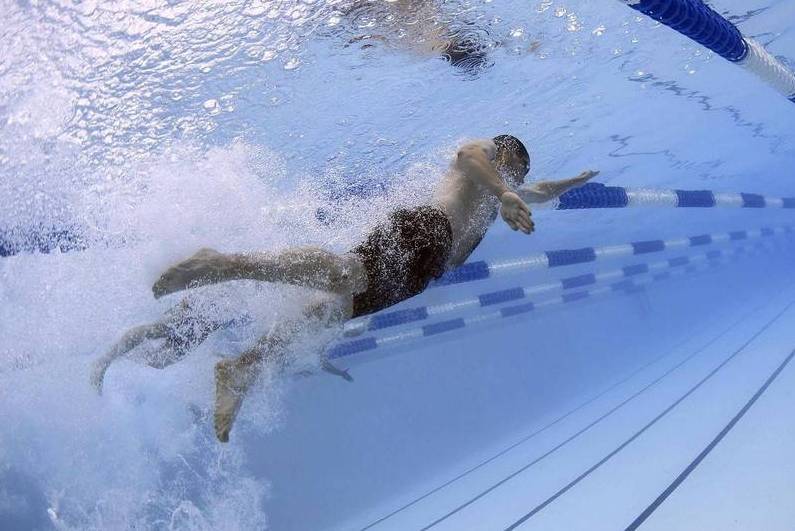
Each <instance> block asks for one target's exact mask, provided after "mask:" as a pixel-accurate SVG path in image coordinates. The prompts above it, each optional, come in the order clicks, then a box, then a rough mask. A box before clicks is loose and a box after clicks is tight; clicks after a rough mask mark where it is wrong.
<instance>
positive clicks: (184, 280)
mask: <svg viewBox="0 0 795 531" xmlns="http://www.w3.org/2000/svg"><path fill="white" fill-rule="evenodd" d="M229 280H259V281H264V282H281V283H285V284H293V285H297V286H303V287H307V288H314V289H319V290H323V291H327V292H330V293H336V294H348V293H356V292H358V291H363V290H364V289H365V287H366V277H365V272H364V267H363V266H362V264H361V262H360V261H359V259H358V258H356V257H355V256H354V255H351V254H346V255H338V254H334V253H332V252H329V251H325V250H323V249H319V248H316V247H303V248H295V249H288V250H286V251H282V252H278V253H241V254H222V253H219V252H218V251H214V250H212V249H201V250H200V251H199V252H197V253H196V254H195V255H193V256H192V257H190V258H188V259H187V260H184V261H182V262H180V263H179V264H176V265H175V266H172V267H170V268H169V269H168V270H167V271H166V272H165V273H163V275H162V276H161V277H160V278H159V279H158V280H157V282H155V284H154V286H152V292H153V293H154V295H155V298H159V297H162V296H164V295H168V294H169V293H174V292H176V291H180V290H183V289H186V288H190V287H197V286H203V285H207V284H216V283H219V282H226V281H229Z"/></svg>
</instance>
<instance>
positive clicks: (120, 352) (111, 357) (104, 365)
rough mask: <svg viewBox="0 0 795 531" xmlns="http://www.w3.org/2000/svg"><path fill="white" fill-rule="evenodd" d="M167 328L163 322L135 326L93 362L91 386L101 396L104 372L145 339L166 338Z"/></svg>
mask: <svg viewBox="0 0 795 531" xmlns="http://www.w3.org/2000/svg"><path fill="white" fill-rule="evenodd" d="M167 333H168V327H167V326H166V325H165V323H163V322H156V323H152V324H148V325H142V326H136V327H135V328H132V329H130V330H129V331H127V333H125V334H124V335H123V336H122V338H121V340H119V342H118V343H116V344H115V345H114V346H113V348H111V349H110V351H108V353H107V354H105V355H104V356H102V357H101V358H99V359H98V360H97V361H95V362H94V365H93V368H92V370H91V385H93V386H94V388H95V389H96V390H97V393H99V394H102V382H103V380H104V379H105V372H106V371H107V370H108V367H110V365H111V363H113V362H114V361H115V360H117V359H118V358H120V357H122V356H124V355H125V354H127V353H128V352H130V351H131V350H132V349H134V348H135V347H137V346H138V345H140V344H141V343H143V342H144V341H145V340H147V339H160V338H163V337H166V334H167Z"/></svg>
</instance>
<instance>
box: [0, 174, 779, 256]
mask: <svg viewBox="0 0 795 531" xmlns="http://www.w3.org/2000/svg"><path fill="white" fill-rule="evenodd" d="M521 190H522V188H520V189H519V192H520V195H521ZM635 207H675V208H693V207H697V208H714V207H724V208H776V209H778V208H782V209H789V208H792V209H795V197H768V196H763V195H760V194H752V193H727V192H715V191H712V190H656V189H633V188H624V187H620V186H606V185H604V184H600V183H588V184H585V185H584V186H581V187H579V188H575V189H573V190H569V191H568V192H566V193H564V194H563V195H561V196H560V197H559V198H558V199H555V200H553V201H549V202H547V203H543V204H534V205H533V210H539V209H544V210H546V209H553V210H577V209H590V208H635ZM82 232H83V231H82V230H81V229H80V228H79V227H77V226H71V227H68V228H62V229H55V228H38V229H33V230H29V231H27V232H24V231H21V230H20V229H14V230H3V229H0V258H3V257H8V256H14V255H17V254H21V253H50V252H55V251H60V252H61V253H66V252H70V251H82V250H85V249H87V248H88V247H89V240H88V239H87V238H86V237H85V236H84V235H83V234H82ZM94 243H99V244H101V245H105V246H120V245H124V244H125V240H124V239H119V238H118V237H114V238H113V239H112V240H107V241H104V242H102V241H96V242H94Z"/></svg>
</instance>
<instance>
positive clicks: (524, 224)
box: [500, 191, 535, 234]
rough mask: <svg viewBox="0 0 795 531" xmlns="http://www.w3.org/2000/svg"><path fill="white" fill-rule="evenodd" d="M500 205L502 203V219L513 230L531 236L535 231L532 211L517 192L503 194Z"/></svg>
mask: <svg viewBox="0 0 795 531" xmlns="http://www.w3.org/2000/svg"><path fill="white" fill-rule="evenodd" d="M500 203H502V206H501V207H500V214H501V215H502V219H504V220H505V223H507V224H508V226H509V227H511V229H512V230H521V231H522V232H524V233H525V234H530V233H531V232H533V231H534V230H535V224H534V223H533V220H532V219H531V214H530V209H529V208H528V207H527V205H526V204H525V202H524V201H522V198H521V197H519V196H518V195H517V194H516V193H515V192H510V191H508V192H505V193H503V194H502V195H501V196H500Z"/></svg>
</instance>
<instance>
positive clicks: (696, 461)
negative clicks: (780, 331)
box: [627, 350, 795, 531]
mask: <svg viewBox="0 0 795 531" xmlns="http://www.w3.org/2000/svg"><path fill="white" fill-rule="evenodd" d="M793 357H795V350H793V351H792V352H790V354H789V356H787V357H786V358H785V359H784V361H782V362H781V364H779V366H778V367H777V368H776V370H775V371H773V374H771V375H770V376H769V377H768V379H767V380H766V381H765V383H764V384H762V387H760V388H759V390H758V391H757V392H756V393H754V396H752V397H751V399H750V400H749V401H748V402H747V403H746V404H745V406H743V408H742V409H741V410H740V411H739V412H738V413H737V414H736V415H735V416H734V418H733V419H731V421H729V423H728V424H726V426H725V427H724V428H723V429H722V430H721V431H720V433H718V435H717V436H716V437H715V438H714V439H713V440H712V442H711V443H709V444H708V445H707V447H706V448H704V450H702V451H701V453H700V454H698V456H697V457H696V458H695V459H693V462H692V463H690V464H689V465H688V466H687V468H685V469H684V470H683V471H682V473H681V474H679V476H677V478H676V479H675V480H674V481H673V482H672V483H671V484H670V485H669V486H668V488H667V489H665V490H664V491H663V492H662V494H660V495H659V496H658V497H657V499H656V500H654V502H652V503H651V505H649V506H648V507H646V510H644V511H643V512H642V513H640V516H638V517H637V518H635V520H634V521H633V522H632V523H631V524H630V525H629V526H628V527H627V531H635V529H637V528H638V527H640V525H641V524H643V522H645V521H646V519H647V518H648V517H649V516H651V514H652V513H653V512H654V511H655V510H657V508H658V507H659V506H660V505H662V504H663V502H664V501H665V500H666V499H667V498H668V496H670V495H671V493H673V491H675V490H676V488H677V487H678V486H679V485H681V484H682V482H683V481H684V480H686V479H687V477H688V476H689V475H690V474H691V472H693V470H695V469H696V467H697V466H698V465H699V464H701V462H702V461H703V460H704V458H706V457H707V456H708V455H709V453H710V452H711V451H712V450H714V449H715V447H716V446H717V445H718V443H719V442H721V440H723V438H724V437H725V436H726V434H727V433H729V432H730V431H731V430H732V428H734V426H735V425H736V424H737V423H738V422H739V421H740V419H741V418H743V417H744V416H745V414H746V413H748V410H749V409H751V407H752V406H753V405H754V404H755V403H756V401H757V400H759V397H760V396H762V395H763V394H764V393H765V391H767V388H768V387H770V384H772V383H773V382H774V381H775V380H776V378H778V376H779V375H780V374H781V371H783V370H784V369H785V368H786V367H787V365H789V362H790V361H792V358H793Z"/></svg>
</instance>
